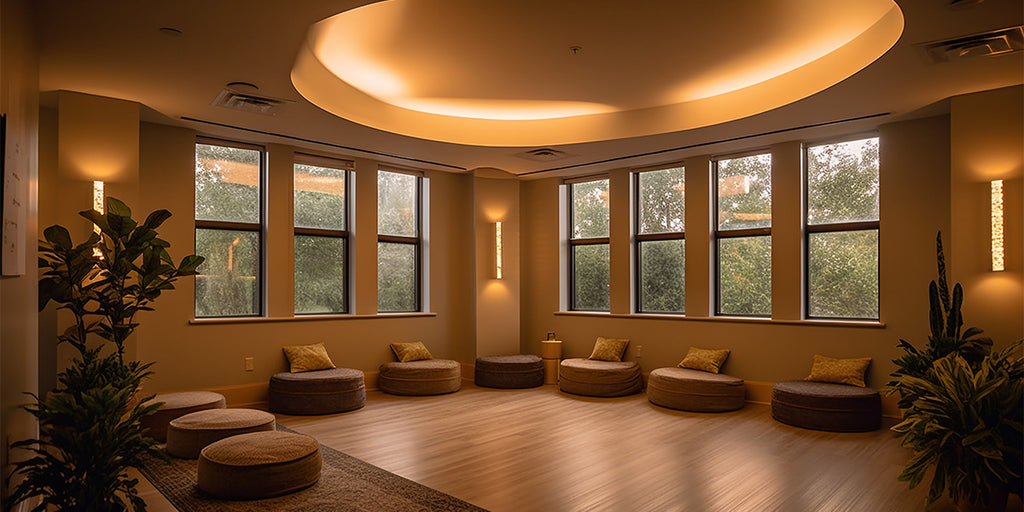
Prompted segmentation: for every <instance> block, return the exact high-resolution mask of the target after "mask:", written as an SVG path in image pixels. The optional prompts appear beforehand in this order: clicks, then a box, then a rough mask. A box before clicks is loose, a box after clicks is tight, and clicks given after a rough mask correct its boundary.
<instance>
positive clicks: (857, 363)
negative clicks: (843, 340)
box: [804, 354, 871, 387]
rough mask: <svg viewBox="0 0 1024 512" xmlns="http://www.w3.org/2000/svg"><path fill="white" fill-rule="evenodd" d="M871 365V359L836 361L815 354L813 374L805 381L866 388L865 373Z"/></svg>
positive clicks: (812, 367)
mask: <svg viewBox="0 0 1024 512" xmlns="http://www.w3.org/2000/svg"><path fill="white" fill-rule="evenodd" d="M870 364H871V358H870V357H860V358H855V359H835V358H831V357H826V356H822V355H818V354H814V364H813V365H812V366H811V374H810V375H808V376H807V378H805V379H804V380H812V381H815V382H834V383H836V384H852V385H854V386H860V387H864V386H865V384H864V372H866V371H868V365H870Z"/></svg>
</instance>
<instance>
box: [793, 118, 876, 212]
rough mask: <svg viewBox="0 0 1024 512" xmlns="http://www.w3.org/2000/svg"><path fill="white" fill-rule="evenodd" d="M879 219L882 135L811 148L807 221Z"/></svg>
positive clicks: (808, 172)
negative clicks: (879, 162)
mask: <svg viewBox="0 0 1024 512" xmlns="http://www.w3.org/2000/svg"><path fill="white" fill-rule="evenodd" d="M870 220H878V139H877V138H873V139H864V140H855V141H850V142H842V143H836V144H822V145H819V146H810V147H808V148H807V224H833V223H840V222H856V221H870Z"/></svg>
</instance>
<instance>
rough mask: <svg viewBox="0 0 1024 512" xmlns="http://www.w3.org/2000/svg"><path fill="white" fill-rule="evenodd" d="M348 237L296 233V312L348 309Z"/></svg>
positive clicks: (324, 311)
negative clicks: (346, 279)
mask: <svg viewBox="0 0 1024 512" xmlns="http://www.w3.org/2000/svg"><path fill="white" fill-rule="evenodd" d="M346 297H347V295H346V290H345V238H342V237H330V236H308V235H295V313H299V314H302V313H343V312H345V311H348V305H347V303H346Z"/></svg>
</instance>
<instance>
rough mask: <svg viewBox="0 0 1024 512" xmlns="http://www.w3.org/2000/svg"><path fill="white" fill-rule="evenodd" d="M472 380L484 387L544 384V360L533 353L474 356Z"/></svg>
mask: <svg viewBox="0 0 1024 512" xmlns="http://www.w3.org/2000/svg"><path fill="white" fill-rule="evenodd" d="M473 382H474V383H475V384H476V385H477V386H483V387H486V388H501V389H521V388H535V387H537V386H542V385H543V384H544V361H543V360H542V359H541V358H540V357H538V356H535V355H533V354H516V355H508V356H487V357H478V358H476V365H475V366H474V368H473Z"/></svg>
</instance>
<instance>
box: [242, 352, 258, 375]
mask: <svg viewBox="0 0 1024 512" xmlns="http://www.w3.org/2000/svg"><path fill="white" fill-rule="evenodd" d="M244 361H245V371H247V372H251V371H253V370H255V369H256V367H255V363H254V361H253V357H252V356H245V358H244Z"/></svg>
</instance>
